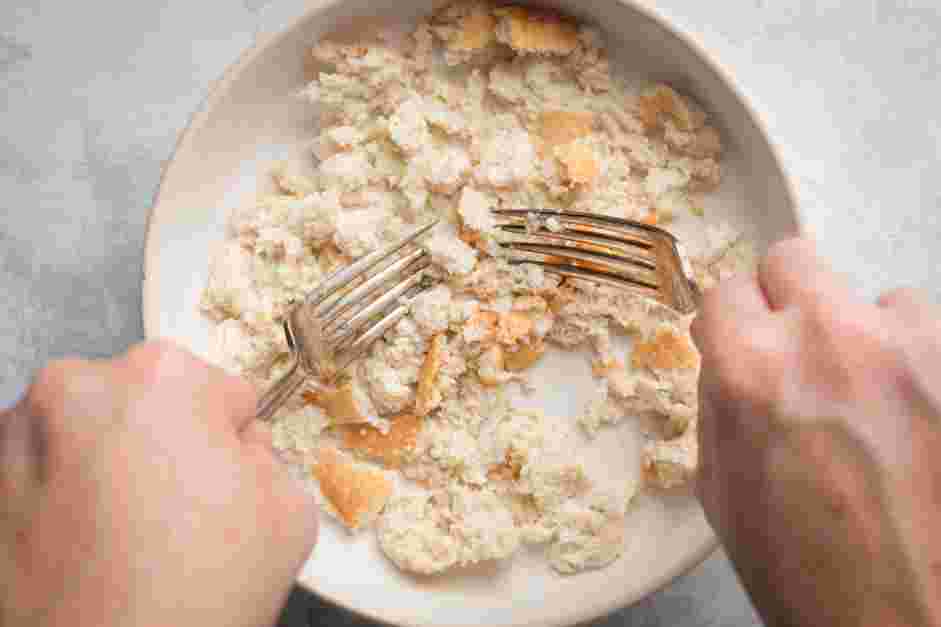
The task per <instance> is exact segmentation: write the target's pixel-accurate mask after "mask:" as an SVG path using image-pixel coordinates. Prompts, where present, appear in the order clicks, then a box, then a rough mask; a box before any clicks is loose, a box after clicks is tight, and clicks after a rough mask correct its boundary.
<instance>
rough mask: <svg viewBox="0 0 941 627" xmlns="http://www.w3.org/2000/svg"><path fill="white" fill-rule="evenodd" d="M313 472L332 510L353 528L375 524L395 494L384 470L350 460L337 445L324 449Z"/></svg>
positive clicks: (321, 450)
mask: <svg viewBox="0 0 941 627" xmlns="http://www.w3.org/2000/svg"><path fill="white" fill-rule="evenodd" d="M311 474H312V475H313V476H314V478H315V479H316V480H317V483H318V484H319V486H320V492H321V493H322V494H323V496H324V498H325V499H326V501H327V503H328V504H329V505H330V506H331V508H332V511H331V513H332V514H334V515H336V517H337V518H338V519H339V520H340V522H342V523H343V524H344V525H346V527H347V528H348V529H350V530H353V531H355V530H358V529H362V528H364V527H366V526H368V525H370V524H372V522H373V521H374V520H375V519H376V517H377V516H378V515H379V512H380V511H382V508H383V506H384V505H385V503H386V501H387V500H389V497H390V496H391V495H392V482H391V481H390V480H389V479H388V477H386V474H385V473H384V472H382V471H381V470H374V469H372V468H367V467H364V466H361V465H359V464H357V463H355V462H353V461H350V460H349V459H348V458H346V457H345V456H344V455H341V454H340V453H339V452H338V451H337V450H336V449H334V448H329V447H323V448H321V449H320V451H319V453H318V455H317V461H316V462H315V463H314V465H313V467H312V468H311ZM328 511H329V510H328Z"/></svg>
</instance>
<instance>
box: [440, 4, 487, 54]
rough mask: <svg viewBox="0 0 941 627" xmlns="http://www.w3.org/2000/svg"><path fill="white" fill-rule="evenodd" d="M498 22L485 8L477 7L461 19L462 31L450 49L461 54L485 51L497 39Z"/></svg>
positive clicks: (449, 44) (450, 45)
mask: <svg viewBox="0 0 941 627" xmlns="http://www.w3.org/2000/svg"><path fill="white" fill-rule="evenodd" d="M496 28H497V20H496V18H494V17H493V15H491V14H490V12H489V11H487V10H486V8H484V7H477V8H475V9H474V10H473V11H472V12H471V13H469V14H468V15H466V16H464V18H463V19H461V25H460V30H459V31H458V32H457V34H456V35H455V36H454V38H453V39H452V40H451V41H449V42H448V48H450V49H451V50H455V51H460V52H473V51H476V50H483V49H484V48H486V47H487V46H489V45H490V44H492V43H494V42H495V41H496V39H497V36H496Z"/></svg>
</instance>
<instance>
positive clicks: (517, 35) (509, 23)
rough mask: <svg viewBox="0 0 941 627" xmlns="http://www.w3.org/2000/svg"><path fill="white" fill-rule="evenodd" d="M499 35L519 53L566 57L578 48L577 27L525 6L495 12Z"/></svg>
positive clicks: (497, 33)
mask: <svg viewBox="0 0 941 627" xmlns="http://www.w3.org/2000/svg"><path fill="white" fill-rule="evenodd" d="M494 14H495V15H496V16H497V17H498V22H497V29H496V36H497V39H498V40H499V41H500V42H501V43H504V44H506V45H507V46H509V47H510V48H512V49H513V50H515V51H517V52H519V53H525V54H547V55H567V54H571V53H572V52H573V51H574V50H575V49H576V48H577V47H578V28H577V27H576V26H575V25H574V24H572V23H571V22H569V21H567V20H564V19H563V18H562V17H560V16H559V15H556V14H553V13H549V12H546V11H536V10H530V9H525V8H523V7H505V8H501V9H496V10H494Z"/></svg>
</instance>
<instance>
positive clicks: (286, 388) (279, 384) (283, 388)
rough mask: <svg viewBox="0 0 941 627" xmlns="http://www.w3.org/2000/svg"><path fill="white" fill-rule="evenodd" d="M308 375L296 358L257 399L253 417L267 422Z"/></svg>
mask: <svg viewBox="0 0 941 627" xmlns="http://www.w3.org/2000/svg"><path fill="white" fill-rule="evenodd" d="M307 378H308V375H307V373H306V372H304V369H303V368H301V367H300V365H299V363H298V362H297V360H295V361H294V365H292V366H291V369H290V370H288V371H287V372H286V373H284V374H283V375H281V378H279V379H278V380H277V381H275V382H274V384H273V385H272V386H271V387H270V388H268V390H267V391H266V392H265V393H264V394H263V395H262V397H261V398H260V399H259V400H258V405H257V406H256V409H255V419H256V420H261V421H263V422H269V421H270V420H271V418H272V417H273V416H274V413H275V412H276V411H278V409H280V408H281V406H282V405H284V403H286V402H287V400H288V399H289V398H291V397H292V396H293V395H294V393H295V392H297V389H298V388H299V387H301V386H302V385H303V384H304V382H305V381H306V380H307Z"/></svg>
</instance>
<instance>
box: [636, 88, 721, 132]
mask: <svg viewBox="0 0 941 627" xmlns="http://www.w3.org/2000/svg"><path fill="white" fill-rule="evenodd" d="M638 105H639V109H638V117H639V118H640V121H641V122H642V123H643V125H644V127H645V128H646V129H647V130H652V129H655V128H657V127H659V126H660V125H661V123H660V114H665V115H669V116H671V117H672V118H673V119H674V120H675V121H676V125H677V127H679V128H680V129H681V130H684V131H695V130H697V129H699V128H701V127H702V126H703V124H704V123H705V121H706V120H705V116H704V115H703V114H702V113H700V112H699V111H694V110H692V109H691V108H690V107H689V105H688V104H687V103H686V102H685V101H684V100H683V98H682V97H681V96H680V95H679V94H678V93H676V91H675V90H674V89H673V88H672V87H670V86H669V85H662V84H661V85H657V86H656V87H654V88H653V89H652V90H650V91H649V92H647V93H645V94H643V95H641V97H640V101H639V103H638Z"/></svg>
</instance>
